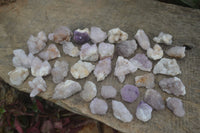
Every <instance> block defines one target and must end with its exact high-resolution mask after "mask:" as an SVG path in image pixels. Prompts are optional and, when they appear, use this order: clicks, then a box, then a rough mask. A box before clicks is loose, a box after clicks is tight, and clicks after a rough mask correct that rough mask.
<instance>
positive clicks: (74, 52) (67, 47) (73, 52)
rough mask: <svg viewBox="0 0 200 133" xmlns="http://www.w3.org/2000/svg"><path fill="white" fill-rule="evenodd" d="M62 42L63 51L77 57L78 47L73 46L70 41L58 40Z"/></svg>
mask: <svg viewBox="0 0 200 133" xmlns="http://www.w3.org/2000/svg"><path fill="white" fill-rule="evenodd" d="M60 44H63V52H64V53H65V54H67V55H69V56H71V57H77V56H79V54H80V51H79V49H78V47H76V46H74V44H73V43H72V42H66V41H63V42H60Z"/></svg>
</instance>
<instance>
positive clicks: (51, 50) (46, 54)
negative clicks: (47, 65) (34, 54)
mask: <svg viewBox="0 0 200 133" xmlns="http://www.w3.org/2000/svg"><path fill="white" fill-rule="evenodd" d="M38 56H39V57H40V58H42V59H43V60H51V59H55V58H57V57H61V56H60V51H59V50H58V48H57V47H56V45H55V44H50V45H49V46H48V48H47V49H46V50H45V51H42V52H41V53H39V55H38Z"/></svg>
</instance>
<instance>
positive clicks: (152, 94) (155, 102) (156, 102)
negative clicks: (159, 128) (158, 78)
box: [144, 89, 165, 110]
mask: <svg viewBox="0 0 200 133" xmlns="http://www.w3.org/2000/svg"><path fill="white" fill-rule="evenodd" d="M144 101H145V102H146V103H148V104H149V105H151V107H153V108H154V109H156V110H163V109H164V108H165V103H164V101H163V99H162V96H161V95H160V93H159V92H157V91H156V90H154V89H147V91H146V92H145V95H144Z"/></svg>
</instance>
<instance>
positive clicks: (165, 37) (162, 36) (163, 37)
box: [153, 32, 172, 45]
mask: <svg viewBox="0 0 200 133" xmlns="http://www.w3.org/2000/svg"><path fill="white" fill-rule="evenodd" d="M153 40H154V41H155V42H156V43H165V44H167V45H171V44H172V35H170V34H166V33H163V32H160V33H159V35H158V37H154V38H153Z"/></svg>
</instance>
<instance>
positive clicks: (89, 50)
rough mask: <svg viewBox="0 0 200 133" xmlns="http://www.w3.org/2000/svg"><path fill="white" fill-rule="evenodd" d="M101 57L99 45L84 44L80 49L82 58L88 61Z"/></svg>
mask: <svg viewBox="0 0 200 133" xmlns="http://www.w3.org/2000/svg"><path fill="white" fill-rule="evenodd" d="M98 58H99V54H98V50H97V45H96V44H93V45H90V44H89V43H86V44H83V45H82V46H81V51H80V59H81V60H86V61H97V60H98Z"/></svg>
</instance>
